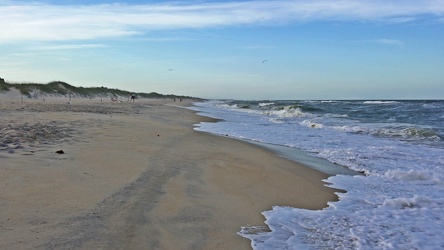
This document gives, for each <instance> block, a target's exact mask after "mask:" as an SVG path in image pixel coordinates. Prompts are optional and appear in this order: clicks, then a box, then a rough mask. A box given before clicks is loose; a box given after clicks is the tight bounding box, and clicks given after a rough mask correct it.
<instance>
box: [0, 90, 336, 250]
mask: <svg viewBox="0 0 444 250" xmlns="http://www.w3.org/2000/svg"><path fill="white" fill-rule="evenodd" d="M175 104H176V105H177V104H178V103H177V102H172V101H171V100H136V102H135V103H128V102H122V103H110V102H106V103H105V102H103V103H102V102H100V100H88V99H84V100H79V99H75V100H72V102H71V103H70V104H67V103H66V100H64V99H62V100H53V101H51V100H50V98H47V100H46V102H45V103H43V102H42V100H38V101H31V100H29V99H26V100H24V103H21V102H20V100H17V99H6V98H2V100H1V101H0V140H1V141H0V187H1V192H0V249H251V246H250V241H249V240H247V239H245V238H242V237H241V236H238V235H237V232H239V231H240V229H241V227H242V226H248V225H263V221H264V217H263V216H262V215H261V212H262V211H265V210H269V209H271V207H272V206H273V205H282V206H293V207H300V208H308V209H321V208H323V207H325V206H326V203H327V201H330V200H335V199H336V196H335V195H334V193H333V190H332V189H329V188H326V187H324V183H323V182H322V181H321V180H322V179H325V178H326V177H327V176H326V175H325V174H322V173H320V172H316V171H314V170H312V169H309V168H306V167H304V166H302V165H300V164H297V163H295V162H292V161H288V160H286V159H284V158H281V157H278V156H276V155H275V154H273V153H272V152H270V151H267V150H265V149H263V148H260V147H258V146H255V145H251V144H248V143H245V142H241V141H237V140H233V139H230V138H224V137H219V136H214V135H211V134H207V133H202V132H196V131H194V130H193V124H196V123H198V122H200V121H204V120H207V121H210V119H207V118H204V117H200V116H197V115H195V114H194V113H193V112H192V111H190V110H188V109H183V108H179V107H175V106H172V105H175ZM181 104H183V103H181ZM57 150H63V151H64V154H56V153H55V152H56V151H57Z"/></svg>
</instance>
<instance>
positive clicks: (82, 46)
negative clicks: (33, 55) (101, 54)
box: [32, 44, 108, 50]
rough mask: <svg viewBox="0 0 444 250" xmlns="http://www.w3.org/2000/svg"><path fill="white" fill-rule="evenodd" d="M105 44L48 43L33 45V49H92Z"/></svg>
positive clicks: (103, 46) (102, 46)
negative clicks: (45, 44)
mask: <svg viewBox="0 0 444 250" xmlns="http://www.w3.org/2000/svg"><path fill="white" fill-rule="evenodd" d="M105 47H108V46H107V45H104V44H63V45H48V46H38V47H32V50H72V49H91V48H105Z"/></svg>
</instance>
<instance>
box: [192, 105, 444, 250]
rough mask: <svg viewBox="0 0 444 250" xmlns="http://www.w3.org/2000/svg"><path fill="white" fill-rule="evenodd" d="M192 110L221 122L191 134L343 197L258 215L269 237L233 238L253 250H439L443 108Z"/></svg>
mask: <svg viewBox="0 0 444 250" xmlns="http://www.w3.org/2000/svg"><path fill="white" fill-rule="evenodd" d="M191 109H193V110H195V111H197V112H198V114H199V115H202V116H207V117H212V118H217V119H220V121H219V122H215V123H210V122H202V123H200V124H196V127H195V130H198V131H205V132H210V133H213V134H218V135H223V136H230V137H232V138H237V139H242V140H247V141H251V142H254V143H260V144H263V145H268V146H269V147H271V148H272V149H274V150H275V151H276V152H278V153H279V154H281V155H282V156H283V157H288V158H290V159H294V160H297V161H301V162H303V163H305V164H307V165H309V166H311V167H313V168H316V169H318V170H320V171H323V172H326V173H328V174H330V175H332V176H331V177H329V178H328V179H327V180H325V182H326V184H325V185H326V186H330V187H333V188H337V189H342V190H345V191H346V193H337V195H338V196H339V201H336V202H329V203H328V207H327V208H324V209H323V210H317V211H313V210H306V209H300V208H293V207H282V206H274V207H273V208H272V210H270V211H263V213H262V214H263V215H264V217H265V223H266V225H267V226H268V228H269V229H264V228H261V227H254V226H247V225H245V227H243V228H241V229H240V231H239V232H238V234H239V235H241V236H243V237H245V238H248V239H250V240H251V245H252V247H253V249H369V250H370V249H444V182H443V180H444V101H442V100H437V101H436V100H400V101H397V100H395V101H238V100H210V101H206V102H198V103H195V104H194V106H193V107H192V108H191ZM344 169H345V170H344ZM353 171H356V172H359V173H361V174H356V172H353Z"/></svg>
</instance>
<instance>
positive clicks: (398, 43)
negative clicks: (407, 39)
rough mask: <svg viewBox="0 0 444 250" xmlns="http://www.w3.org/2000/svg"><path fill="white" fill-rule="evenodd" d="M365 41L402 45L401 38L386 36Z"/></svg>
mask: <svg viewBox="0 0 444 250" xmlns="http://www.w3.org/2000/svg"><path fill="white" fill-rule="evenodd" d="M367 42H369V43H379V44H386V45H403V44H404V43H403V42H402V41H401V40H396V39H387V38H381V39H374V40H368V41H367Z"/></svg>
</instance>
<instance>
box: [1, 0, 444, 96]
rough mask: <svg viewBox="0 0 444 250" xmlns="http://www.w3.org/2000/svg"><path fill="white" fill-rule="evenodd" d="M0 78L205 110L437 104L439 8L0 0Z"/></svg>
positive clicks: (442, 44)
mask: <svg viewBox="0 0 444 250" xmlns="http://www.w3.org/2000/svg"><path fill="white" fill-rule="evenodd" d="M0 13H1V14H0V58H1V60H0V77H2V78H4V79H5V80H6V81H7V82H11V83H23V82H34V83H48V82H51V81H64V82H67V83H69V84H71V85H74V86H82V87H99V86H106V87H108V88H118V89H122V90H128V91H134V92H145V93H150V92H157V93H161V94H177V95H188V96H193V97H201V98H210V99H248V100H272V99H287V100H288V99H300V100H319V99H322V100H333V99H368V100H370V99H371V100H375V99H377V100H379V99H381V100H382V99H444V0H415V1H413V0H337V1H330V0H285V1H281V0H268V1H267V0H264V1H254V0H248V1H241V0H228V1H216V0H181V1H144V0H138V1H119V0H116V1H105V0H88V1H83V0H78V1H73V0H65V1H53V0H34V1H25V0H21V1H9V0H0Z"/></svg>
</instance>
